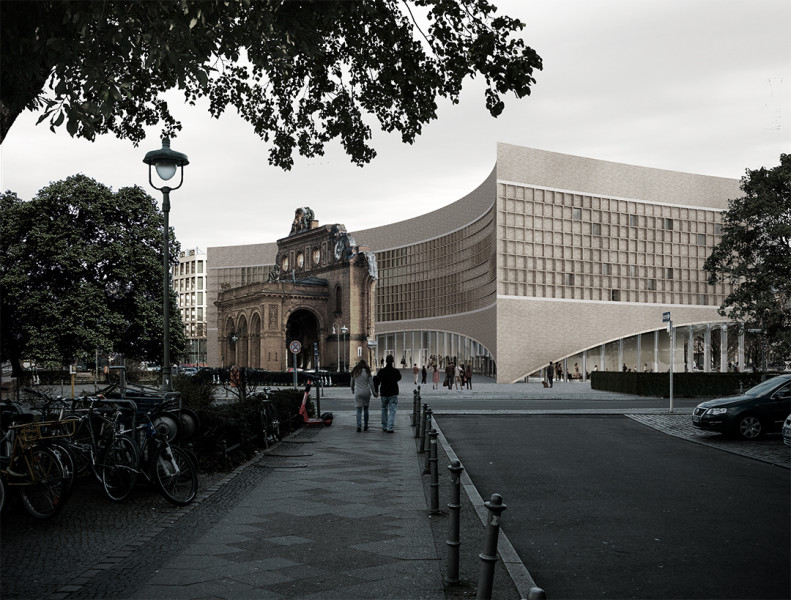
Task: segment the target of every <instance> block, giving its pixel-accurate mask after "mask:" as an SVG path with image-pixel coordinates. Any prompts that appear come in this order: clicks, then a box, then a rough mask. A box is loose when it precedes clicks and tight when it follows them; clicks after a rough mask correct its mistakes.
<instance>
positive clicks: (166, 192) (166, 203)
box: [143, 137, 190, 392]
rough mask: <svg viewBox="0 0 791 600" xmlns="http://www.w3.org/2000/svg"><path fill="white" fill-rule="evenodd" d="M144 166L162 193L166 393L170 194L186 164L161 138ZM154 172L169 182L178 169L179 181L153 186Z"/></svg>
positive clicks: (168, 384) (165, 385)
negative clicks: (171, 184) (173, 184)
mask: <svg viewBox="0 0 791 600" xmlns="http://www.w3.org/2000/svg"><path fill="white" fill-rule="evenodd" d="M143 162H144V163H146V164H147V165H148V182H149V183H150V184H151V187H153V188H154V189H155V190H159V191H161V192H162V213H163V215H164V216H165V228H164V229H165V230H164V233H163V236H162V240H163V245H162V271H163V273H162V290H163V294H162V320H163V336H162V337H163V344H162V345H163V349H162V389H163V390H164V391H166V392H171V391H173V382H172V380H171V377H170V247H169V240H168V236H169V233H170V224H169V217H170V192H172V191H173V190H177V189H179V188H180V187H181V184H182V183H184V167H185V166H186V165H188V164H190V161H189V160H188V159H187V155H186V154H182V153H181V152H176V151H175V150H171V149H170V138H167V137H165V138H162V148H160V149H159V150H152V151H151V152H148V153H147V154H146V156H145V158H144V159H143ZM152 166H153V167H154V168H155V169H156V171H157V175H158V176H159V178H160V179H161V180H162V181H170V179H172V178H173V176H174V175H175V174H176V170H178V167H181V180H180V181H179V184H178V185H177V186H176V187H170V186H168V185H163V186H162V187H157V186H156V185H154V181H153V179H152V175H151V167H152Z"/></svg>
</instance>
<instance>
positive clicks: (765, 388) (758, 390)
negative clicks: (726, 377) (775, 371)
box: [744, 377, 783, 396]
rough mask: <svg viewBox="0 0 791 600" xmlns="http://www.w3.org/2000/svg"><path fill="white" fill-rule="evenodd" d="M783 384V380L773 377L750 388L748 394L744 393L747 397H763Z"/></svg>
mask: <svg viewBox="0 0 791 600" xmlns="http://www.w3.org/2000/svg"><path fill="white" fill-rule="evenodd" d="M781 383H783V380H780V379H778V378H777V377H773V378H772V379H767V380H766V381H764V382H763V383H759V384H758V385H756V386H755V387H752V388H750V389H749V390H747V391H746V392H744V395H745V396H763V395H764V394H768V393H769V392H771V391H772V390H773V389H774V388H776V387H777V386H778V385H780V384H781Z"/></svg>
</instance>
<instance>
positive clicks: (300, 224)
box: [289, 206, 315, 235]
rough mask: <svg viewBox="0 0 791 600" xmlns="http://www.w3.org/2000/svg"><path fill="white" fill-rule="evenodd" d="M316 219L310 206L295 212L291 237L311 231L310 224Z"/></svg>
mask: <svg viewBox="0 0 791 600" xmlns="http://www.w3.org/2000/svg"><path fill="white" fill-rule="evenodd" d="M314 219H315V215H314V213H313V211H312V210H311V209H310V207H309V206H303V207H302V208H298V209H297V210H295V211H294V221H293V223H292V224H291V232H290V233H289V235H294V234H295V233H301V232H303V231H307V230H309V229H310V223H311V221H313V220H314Z"/></svg>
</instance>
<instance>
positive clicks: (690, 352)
mask: <svg viewBox="0 0 791 600" xmlns="http://www.w3.org/2000/svg"><path fill="white" fill-rule="evenodd" d="M694 361H695V329H694V327H693V326H692V325H690V326H689V330H688V333H687V370H688V371H690V372H691V371H692V366H693V364H694Z"/></svg>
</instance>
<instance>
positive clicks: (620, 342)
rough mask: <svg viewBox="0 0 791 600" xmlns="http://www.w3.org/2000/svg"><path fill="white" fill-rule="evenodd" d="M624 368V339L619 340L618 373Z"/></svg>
mask: <svg viewBox="0 0 791 600" xmlns="http://www.w3.org/2000/svg"><path fill="white" fill-rule="evenodd" d="M622 368H623V338H619V339H618V368H617V369H616V371H620V370H621V369H622Z"/></svg>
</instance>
